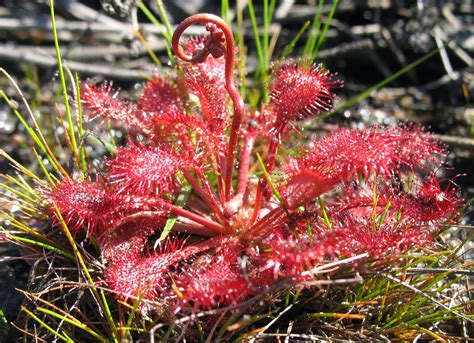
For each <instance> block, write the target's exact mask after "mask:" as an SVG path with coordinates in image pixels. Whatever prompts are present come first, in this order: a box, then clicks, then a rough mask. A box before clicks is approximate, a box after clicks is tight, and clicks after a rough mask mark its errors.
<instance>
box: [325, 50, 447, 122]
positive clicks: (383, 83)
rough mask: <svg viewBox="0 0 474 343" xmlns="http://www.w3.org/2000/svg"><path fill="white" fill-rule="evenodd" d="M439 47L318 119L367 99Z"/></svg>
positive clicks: (428, 57) (425, 59) (421, 61)
mask: <svg viewBox="0 0 474 343" xmlns="http://www.w3.org/2000/svg"><path fill="white" fill-rule="evenodd" d="M438 51H439V49H435V50H433V51H430V52H429V53H427V54H426V55H424V56H422V57H420V58H419V59H417V60H416V61H414V62H412V63H410V64H408V65H407V66H405V67H403V68H402V69H400V70H399V71H397V72H396V73H394V74H393V75H390V76H389V77H387V78H386V79H384V80H382V81H380V82H379V83H377V84H375V85H373V86H372V87H369V88H367V89H366V90H365V91H363V92H361V93H360V94H358V95H356V96H354V97H353V98H351V99H349V100H347V101H345V102H343V103H342V104H340V105H338V106H337V107H336V108H335V109H334V111H332V112H331V113H328V114H327V115H325V116H321V117H320V119H319V120H323V119H325V118H327V117H329V116H331V115H332V114H333V113H335V112H339V111H342V110H344V109H346V108H348V107H350V106H352V105H354V104H357V103H359V102H360V101H362V100H364V99H367V98H368V97H370V95H371V94H372V92H374V91H376V90H379V89H380V88H382V87H384V86H386V85H387V84H389V83H390V82H392V81H395V80H396V79H398V78H399V77H400V76H402V75H404V74H406V73H408V72H409V71H410V70H412V69H413V68H415V67H416V66H418V65H420V64H421V63H423V62H425V61H427V60H428V59H430V58H431V57H433V56H434V55H436V53H438Z"/></svg>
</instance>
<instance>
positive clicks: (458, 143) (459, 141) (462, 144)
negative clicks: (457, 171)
mask: <svg viewBox="0 0 474 343" xmlns="http://www.w3.org/2000/svg"><path fill="white" fill-rule="evenodd" d="M433 138H434V139H437V140H439V141H441V142H443V143H446V144H448V145H450V146H453V147H458V148H464V149H469V150H474V139H472V138H467V137H457V136H447V135H433Z"/></svg>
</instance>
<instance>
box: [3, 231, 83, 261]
mask: <svg viewBox="0 0 474 343" xmlns="http://www.w3.org/2000/svg"><path fill="white" fill-rule="evenodd" d="M8 237H9V238H10V239H12V240H14V241H17V242H21V243H26V244H30V245H34V246H37V247H40V248H42V249H46V250H49V251H52V252H55V253H58V254H60V255H62V256H64V257H67V258H68V259H70V260H74V255H72V254H70V253H69V252H67V251H66V250H64V249H61V248H59V247H58V246H55V245H51V244H48V243H44V242H41V241H37V240H34V239H30V238H25V237H21V236H15V235H9V236H8Z"/></svg>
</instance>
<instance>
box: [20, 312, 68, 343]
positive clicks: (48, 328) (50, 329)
mask: <svg viewBox="0 0 474 343" xmlns="http://www.w3.org/2000/svg"><path fill="white" fill-rule="evenodd" d="M21 310H22V311H24V312H26V313H27V314H28V315H29V316H30V317H31V318H33V319H34V320H35V321H37V322H38V323H39V324H40V325H41V326H42V327H44V328H45V329H46V330H48V331H49V332H51V333H52V334H53V335H54V336H56V337H57V338H59V339H61V340H63V341H64V342H68V343H69V342H71V343H74V341H72V340H71V339H70V338H69V337H66V336H65V335H64V334H60V333H59V332H58V331H56V330H54V329H53V328H52V327H51V326H49V325H48V324H46V323H45V322H44V321H43V320H41V319H40V318H39V317H37V316H36V315H35V314H34V313H33V312H31V311H30V310H28V309H27V308H26V307H24V306H22V307H21Z"/></svg>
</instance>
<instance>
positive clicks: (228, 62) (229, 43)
mask: <svg viewBox="0 0 474 343" xmlns="http://www.w3.org/2000/svg"><path fill="white" fill-rule="evenodd" d="M198 23H201V24H208V23H211V24H214V25H216V26H217V27H218V28H219V29H220V30H221V31H222V33H223V34H224V37H225V52H224V51H222V52H223V53H224V55H225V82H226V89H227V92H228V93H229V96H230V98H231V100H232V103H233V104H234V117H233V119H232V124H231V129H230V137H229V146H228V152H227V161H226V162H227V163H226V164H227V165H226V168H225V178H224V182H225V183H224V187H225V200H226V201H229V199H230V197H231V195H232V191H233V190H232V174H233V171H234V160H235V154H236V152H235V149H236V146H237V140H238V136H239V135H238V133H239V129H240V124H241V122H242V117H243V115H244V108H245V104H244V101H243V99H242V96H241V95H240V93H239V91H238V90H237V87H236V86H235V82H234V58H235V47H234V36H233V34H232V30H231V29H230V28H229V26H228V25H227V23H226V22H225V21H224V20H223V19H221V18H219V17H217V16H215V15H213V14H207V13H201V14H195V15H192V16H190V17H188V18H186V19H185V20H183V21H182V22H181V23H180V24H179V25H178V27H177V28H176V30H175V31H174V34H173V38H172V41H171V44H172V47H173V50H174V52H175V54H176V55H177V56H178V57H179V58H180V59H182V60H183V61H185V62H190V63H200V62H203V61H205V59H206V57H207V56H208V55H209V54H211V53H212V54H214V53H215V52H216V50H217V51H221V49H220V46H207V45H206V46H205V47H204V48H203V49H201V50H200V51H197V52H195V53H194V54H193V56H190V55H188V54H186V53H185V52H184V50H183V48H182V47H181V45H179V39H180V37H181V35H182V34H183V32H184V31H185V30H186V29H187V28H188V27H189V26H191V25H194V24H198ZM211 43H215V42H211Z"/></svg>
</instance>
